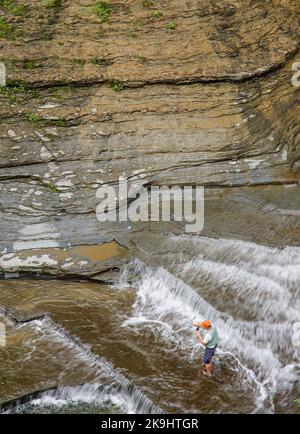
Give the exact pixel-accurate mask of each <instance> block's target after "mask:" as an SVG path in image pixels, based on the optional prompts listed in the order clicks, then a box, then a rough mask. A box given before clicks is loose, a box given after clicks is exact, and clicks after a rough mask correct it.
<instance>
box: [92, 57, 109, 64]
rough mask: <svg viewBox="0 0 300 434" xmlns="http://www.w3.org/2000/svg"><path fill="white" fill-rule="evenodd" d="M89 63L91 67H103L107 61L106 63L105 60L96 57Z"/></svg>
mask: <svg viewBox="0 0 300 434" xmlns="http://www.w3.org/2000/svg"><path fill="white" fill-rule="evenodd" d="M91 63H92V64H93V65H105V64H106V63H107V61H106V60H105V59H103V58H97V57H94V58H93V59H92V60H91Z"/></svg>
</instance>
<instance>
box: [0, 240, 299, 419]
mask: <svg viewBox="0 0 300 434" xmlns="http://www.w3.org/2000/svg"><path fill="white" fill-rule="evenodd" d="M132 269H134V276H136V278H135V280H134V282H132V283H130V284H129V283H128V281H127V276H128V275H129V274H131V275H132ZM299 284H300V248H297V247H293V248H292V247H287V248H285V249H274V248H272V249H271V248H267V247H263V246H258V245H256V244H251V243H245V242H242V241H231V240H214V239H208V238H198V237H184V236H181V237H164V238H162V237H157V239H155V240H154V242H153V240H152V242H149V243H148V244H147V242H144V243H143V249H141V250H140V255H139V259H136V260H135V261H134V264H131V265H130V266H129V267H128V269H124V271H123V273H122V276H121V278H120V281H119V282H117V283H116V284H115V285H114V286H113V287H108V286H104V285H100V284H97V283H88V282H66V281H54V280H53V281H51V280H49V281H40V280H6V281H1V282H0V306H2V309H3V310H2V314H1V312H0V316H1V315H2V316H1V318H0V321H2V322H4V323H5V324H6V331H7V344H6V346H5V347H2V348H0V379H1V389H0V401H1V402H3V403H4V402H6V403H7V402H8V401H10V402H8V403H7V404H5V405H4V406H3V407H2V411H3V412H19V413H28V412H29V413H38V412H43V413H49V412H51V413H54V412H64V413H78V412H81V413H107V412H111V413H117V412H120V413H122V412H125V413H132V412H141V413H145V412H152V413H156V412H169V413H172V412H264V413H269V412H295V411H296V404H295V402H294V400H295V399H296V398H299V397H300V382H299V378H300V377H299V373H300V360H299V359H300V354H299V344H300V327H299V325H300V298H299V288H300V286H299ZM5 310H6V311H5ZM33 317H34V318H35V319H33V320H31V321H27V322H20V321H23V320H24V319H30V318H33ZM204 318H209V319H211V320H212V321H214V322H215V323H216V324H217V326H218V329H219V333H220V337H221V341H220V346H219V349H218V351H217V355H216V357H215V375H214V377H213V378H207V377H205V376H203V375H202V370H201V356H202V354H203V348H201V345H200V344H198V343H197V340H196V338H195V334H194V330H193V327H192V326H191V323H192V321H193V320H194V319H197V320H201V319H204ZM17 398H21V399H19V401H16V400H15V399H17Z"/></svg>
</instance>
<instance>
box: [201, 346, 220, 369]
mask: <svg viewBox="0 0 300 434" xmlns="http://www.w3.org/2000/svg"><path fill="white" fill-rule="evenodd" d="M216 348H217V345H216V346H215V347H214V348H207V347H206V348H205V353H204V356H203V362H204V363H205V364H206V365H208V364H209V363H210V361H211V359H212V357H213V356H214V354H215V351H216Z"/></svg>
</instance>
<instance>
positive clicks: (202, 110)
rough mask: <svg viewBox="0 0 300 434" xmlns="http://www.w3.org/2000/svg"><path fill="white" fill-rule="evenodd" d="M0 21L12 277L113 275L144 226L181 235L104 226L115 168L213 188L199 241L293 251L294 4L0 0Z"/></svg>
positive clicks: (4, 194)
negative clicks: (101, 195)
mask: <svg viewBox="0 0 300 434" xmlns="http://www.w3.org/2000/svg"><path fill="white" fill-rule="evenodd" d="M22 5H23V7H22ZM0 18H1V19H0V53H1V54H0V58H1V61H2V62H3V63H4V64H5V66H6V83H7V86H6V87H1V88H0V89H1V92H0V100H1V105H0V118H1V125H0V150H1V161H0V195H1V196H0V197H1V199H0V203H1V209H0V212H1V233H0V249H1V251H2V253H1V259H0V261H1V262H0V267H1V270H2V272H15V271H39V272H44V273H54V274H70V275H74V274H80V275H88V276H92V275H93V276H96V277H97V278H103V279H104V278H105V273H104V274H103V272H105V271H106V272H108V275H110V272H111V271H112V270H115V269H117V268H118V267H119V265H120V263H121V262H122V261H123V258H124V257H125V258H127V257H128V255H129V254H130V252H128V251H126V249H129V251H133V250H132V249H133V245H136V242H134V240H140V239H141V237H142V236H144V234H145V233H146V232H147V231H148V232H149V231H150V232H151V231H153V230H154V231H158V232H170V231H174V232H178V231H181V230H182V228H180V227H177V226H176V227H175V226H174V225H172V224H170V225H168V224H166V225H164V224H159V223H157V224H156V225H154V224H152V225H148V224H142V223H140V224H135V225H131V224H129V223H128V222H124V223H115V224H112V223H101V222H99V221H98V220H97V219H96V214H95V210H96V206H97V203H98V202H99V200H97V198H96V190H97V188H98V187H100V186H102V185H106V184H107V185H114V184H116V183H117V182H118V179H119V177H123V178H128V179H129V181H130V182H131V183H135V182H137V181H142V183H143V185H145V186H148V187H149V186H151V185H159V186H160V185H168V186H172V185H181V186H184V185H204V186H206V198H207V200H206V224H205V229H204V232H203V234H205V235H211V236H226V237H238V238H246V239H253V240H255V241H258V242H264V243H273V244H276V245H278V244H279V245H285V244H299V239H300V238H299V237H300V223H299V216H300V211H299V209H300V195H299V170H300V146H299V140H300V124H299V120H300V93H299V92H300V90H299V88H297V87H296V86H293V85H292V82H291V80H292V76H293V74H294V72H293V65H294V63H295V62H297V61H300V54H299V51H298V50H299V42H300V30H299V18H300V4H299V2H298V1H297V0H295V1H294V0H265V1H263V2H262V1H259V0H223V1H218V0H201V1H200V0H181V1H178V0H168V1H164V0H162V1H158V0H157V1H155V0H153V1H152V0H151V1H142V0H126V1H125V0H119V1H116V2H114V1H107V2H101V1H96V2H92V1H86V0H80V1H67V0H66V1H59V0H58V1H57V0H45V1H44V2H40V1H35V0H31V1H26V2H17V1H0ZM141 234H142V235H141ZM107 242H109V243H110V244H105V245H103V243H107ZM121 245H123V246H126V247H122V246H121ZM87 247H89V248H92V253H91V251H89V252H87ZM107 248H111V249H112V250H111V258H110V256H109V254H107ZM103 249H104V250H105V251H106V255H108V256H105V258H103V256H102V250H103ZM95 252H96V253H95ZM95 255H96V256H95ZM95 257H96V259H95ZM99 273H100V274H99ZM100 275H101V276H102V277H100Z"/></svg>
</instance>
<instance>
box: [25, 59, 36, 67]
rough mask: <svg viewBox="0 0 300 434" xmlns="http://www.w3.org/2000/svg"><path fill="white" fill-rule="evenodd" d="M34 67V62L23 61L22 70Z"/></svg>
mask: <svg viewBox="0 0 300 434" xmlns="http://www.w3.org/2000/svg"><path fill="white" fill-rule="evenodd" d="M35 67H36V61H35V60H30V59H25V60H23V68H24V69H34V68H35Z"/></svg>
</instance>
